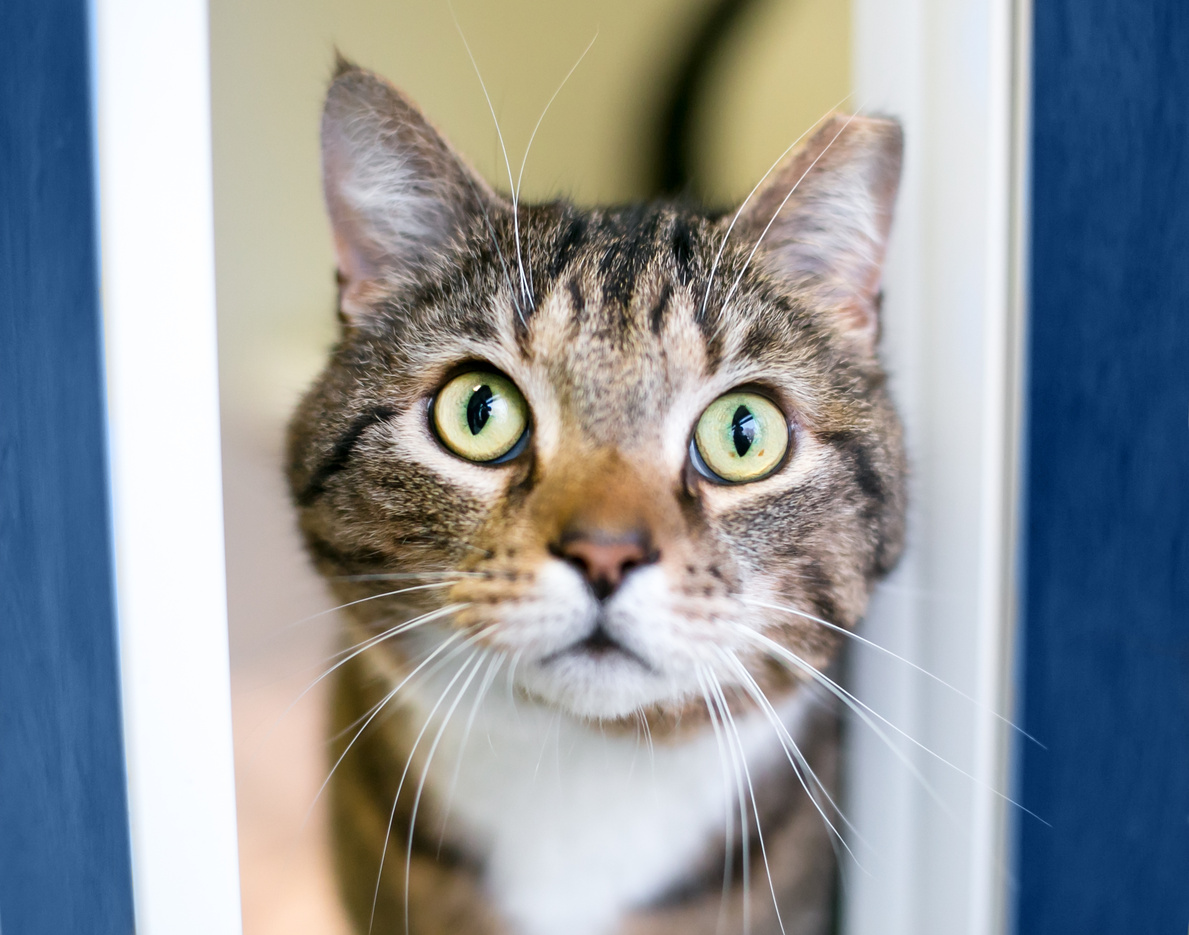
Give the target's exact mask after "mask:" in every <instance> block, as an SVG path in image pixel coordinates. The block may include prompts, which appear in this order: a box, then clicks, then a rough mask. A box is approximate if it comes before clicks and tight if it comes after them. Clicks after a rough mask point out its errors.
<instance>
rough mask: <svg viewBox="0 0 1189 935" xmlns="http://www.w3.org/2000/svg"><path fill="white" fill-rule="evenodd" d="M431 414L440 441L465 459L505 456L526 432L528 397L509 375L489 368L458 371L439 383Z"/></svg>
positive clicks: (510, 454)
mask: <svg viewBox="0 0 1189 935" xmlns="http://www.w3.org/2000/svg"><path fill="white" fill-rule="evenodd" d="M432 418H433V426H434V431H435V432H436V433H437V436H438V438H439V439H441V441H442V444H443V445H445V446H446V447H447V448H449V449H450V450H451V451H452V452H454V453H455V454H456V455H458V456H459V457H460V458H466V459H467V460H468V461H478V462H482V463H488V464H490V463H492V462H499V461H500V460H501V459H502V460H507V459H508V458H509V457H514V456H515V453H516V450H517V449H519V448H520V447H522V446H521V445H520V444H519V443H520V442H522V441H524V440H525V439H526V438H527V437H528V403H526V402H525V401H524V397H523V396H522V395H521V393H520V390H518V389H516V385H515V384H514V383H513V382H512V381H511V380H509V379H508V378H507V377H505V376H501V375H500V374H498V373H492V372H490V371H483V370H476V371H471V372H468V373H463V374H460V375H458V376H457V377H455V378H454V379H452V380H451V381H450V382H449V383H447V384H446V385H445V386H443V387H442V388H441V389H440V390H439V391H438V395H437V396H436V397H435V398H434V401H433V415H432Z"/></svg>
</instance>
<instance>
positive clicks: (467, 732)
mask: <svg viewBox="0 0 1189 935" xmlns="http://www.w3.org/2000/svg"><path fill="white" fill-rule="evenodd" d="M506 658H507V656H506V655H505V654H504V653H498V652H497V653H494V654H493V655H492V657H491V662H490V663H489V664H488V666H487V671H486V672H484V673H483V681H481V682H480V683H479V689H478V691H477V692H476V693H475V703H474V704H472V705H471V713H470V714H469V715H468V716H467V721H466V726H465V727H463V731H462V743H460V744H459V746H458V758H457V760H455V763H454V773H453V774H452V775H451V777H450V787H449V788H448V789H447V790H446V804H445V806H444V807H443V809H442V827H441V830H440V831H439V832H438V854H439V855H440V854H441V852H442V841H443V840H444V839H445V837H446V822H447V820H448V819H449V817H450V803H451V802H453V801H454V788H455V786H457V785H458V774H459V773H460V772H461V771H462V758H463V754H464V753H466V748H467V741H468V740H469V739H470V736H471V728H472V727H474V726H475V716H476V715H477V714H478V713H479V705H480V704H482V702H483V698H484V696H485V695H486V694H487V692H488V690H489V689H490V688H491V684H492V682H494V681H495V674H496V672H498V671H499V667H500V666H501V665H502V664H503V663H504V660H505V659H506Z"/></svg>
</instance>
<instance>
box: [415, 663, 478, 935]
mask: <svg viewBox="0 0 1189 935" xmlns="http://www.w3.org/2000/svg"><path fill="white" fill-rule="evenodd" d="M484 655H485V654H484V653H483V651H482V650H480V652H479V654H478V655H476V656H475V659H474V663H475V664H474V665H473V666H471V671H470V674H469V675H467V677H466V679H465V680H464V681H463V683H462V687H461V688H460V689H459V690H458V694H457V695H456V696H455V698H454V701H452V702H451V703H450V707H449V708H447V709H446V714H445V716H444V717H443V718H442V723H441V724H440V725H439V726H438V732H437V734H435V735H434V739H433V743H432V744H430V746H429V752H428V753H427V754H426V755H425V766H423V767H422V769H421V778H420V779H418V780H417V794H416V795H414V796H413V810H412V812H411V813H410V815H409V843H408V845H407V846H406V848H405V933H406V935H408V932H409V870H410V867H411V866H412V863H413V829H414V828H415V826H416V824H417V807H418V806H419V805H420V804H421V794H422V792H424V791H425V777H426V776H428V775H429V766H430V764H431V763H432V762H433V755H434V753H435V752H436V751H437V749H438V744H440V743H441V742H442V736H443V734H445V733H446V725H447V724H449V723H450V718H451V717H452V716H453V715H454V712H455V711H456V710H457V708H458V703H459V702H460V701H462V698H463V696H464V695H465V694H466V692H467V689H468V688H469V687H470V684H471V682H472V681H473V680H474V678H475V676H476V675H478V673H479V667H480V666H481V665H482V663H483V658H484ZM468 665H470V663H469V662H465V663H463V665H462V668H464V669H465V668H466V667H467V666H468ZM460 671H461V670H460ZM447 690H449V687H448V686H447Z"/></svg>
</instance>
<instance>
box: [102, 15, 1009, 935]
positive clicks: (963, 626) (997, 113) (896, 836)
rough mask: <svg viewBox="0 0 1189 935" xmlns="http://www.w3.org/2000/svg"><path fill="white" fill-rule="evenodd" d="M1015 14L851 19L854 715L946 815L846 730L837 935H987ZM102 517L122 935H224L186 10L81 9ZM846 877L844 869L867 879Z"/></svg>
mask: <svg viewBox="0 0 1189 935" xmlns="http://www.w3.org/2000/svg"><path fill="white" fill-rule="evenodd" d="M1029 14H1030V10H1029V9H1028V8H1027V4H1026V0H1020V2H1013V0H900V2H897V3H894V4H893V3H889V2H887V0H854V14H853V15H854V48H853V61H854V62H855V69H854V83H855V88H856V92H857V94H856V98H855V100H857V101H859V102H861V103H862V105H863V106H864V108H865V109H866V110H868V111H878V112H885V113H889V114H892V115H895V116H897V117H899V118H900V119H901V120H902V121H903V123H904V126H905V131H906V139H907V151H906V160H905V172H904V184H903V188H902V192H901V198H900V202H899V205H898V209H897V220H896V227H895V231H894V235H893V243H892V247H891V252H890V255H889V261H888V271H887V275H886V278H885V292H886V302H885V352H886V355H887V359H888V362H889V365H890V367H891V369H892V373H893V389H894V392H895V393H896V396H897V398H898V400H899V402H900V404H901V406H902V408H903V410H904V412H905V415H906V420H907V424H908V432H909V445H910V451H911V453H912V454H911V457H912V462H913V466H914V482H913V496H914V500H913V509H912V517H913V519H912V526H911V534H910V535H911V543H910V550H909V553H908V555H907V557H906V560H905V563H904V565H903V567H902V568H901V570H900V571H899V572H898V573H897V575H896V576H895V578H894V580H893V581H892V582H890V583H889V585H888V586H887V587H885V588H884V589H883V590H882V592H881V593H880V594H879V596H878V598H877V601H876V605H875V608H874V610H873V613H872V617H871V619H870V621H869V622H868V623H867V625H866V629H865V631H864V633H865V635H866V636H867V637H869V638H871V639H872V640H874V641H876V642H879V643H880V644H882V645H885V646H887V647H888V648H889V649H892V650H894V651H896V652H897V653H900V654H902V655H904V656H906V657H908V658H910V659H911V660H913V661H914V662H915V663H917V664H919V665H921V666H922V667H924V668H927V669H929V670H930V671H932V672H934V673H936V674H937V675H938V676H939V677H941V678H944V679H945V680H946V681H948V682H950V683H952V684H954V685H955V686H958V687H959V688H960V689H961V690H962V691H963V692H964V693H966V694H968V695H970V696H972V697H973V698H975V699H976V703H975V704H971V703H970V702H968V701H966V700H965V699H963V698H962V697H961V696H960V695H956V694H954V693H951V692H948V691H947V690H946V689H943V688H940V687H939V686H937V685H936V684H935V683H933V682H931V681H929V680H928V679H925V678H924V677H922V676H921V675H920V674H919V673H918V672H916V671H915V670H914V669H912V668H910V667H908V666H906V665H904V664H902V663H899V662H896V661H894V660H891V659H890V658H888V657H885V656H882V655H881V654H878V653H874V652H871V651H867V650H863V649H862V648H861V647H859V648H858V649H857V650H856V651H855V652H854V653H853V682H854V685H855V686H856V689H857V692H858V694H859V695H860V696H861V697H863V698H864V700H865V701H867V702H868V703H869V704H871V705H872V707H873V708H874V709H875V710H877V711H879V712H880V714H882V715H884V716H886V717H888V719H889V720H891V721H893V722H894V723H896V724H897V725H898V726H899V727H901V728H903V729H904V731H905V732H906V733H908V734H910V735H911V736H912V737H914V738H916V739H917V740H919V741H920V742H921V743H922V744H924V745H926V746H928V747H930V748H931V749H933V750H936V751H937V752H939V753H941V754H943V755H944V756H946V757H947V758H949V759H951V760H953V761H955V762H956V763H957V764H958V765H959V766H960V767H961V768H962V770H964V771H965V772H967V773H969V774H970V777H965V776H961V775H958V774H955V773H954V772H953V771H951V770H948V769H947V768H946V767H944V766H941V765H940V764H938V763H937V762H936V761H935V760H933V759H932V758H931V757H929V756H928V755H927V754H924V753H922V752H921V751H920V750H919V749H917V748H915V747H912V746H911V745H907V744H900V746H901V747H902V751H901V752H902V753H903V755H904V756H905V757H906V758H907V759H908V760H909V761H910V762H911V763H912V764H913V765H914V767H915V768H916V769H917V770H919V772H920V773H921V775H922V776H923V777H924V778H925V780H926V781H928V782H929V783H930V784H931V785H934V786H935V787H936V789H937V792H938V794H939V796H940V797H941V799H942V801H944V802H945V803H947V805H948V807H949V808H950V810H951V812H952V814H953V817H952V818H949V817H947V816H946V814H945V812H944V811H943V810H942V808H941V807H939V806H938V805H937V804H936V803H935V802H934V801H933V800H932V799H931V798H930V795H929V793H928V792H927V791H925V788H924V786H923V785H922V783H921V782H919V781H918V780H917V779H916V778H915V777H914V776H913V775H912V774H911V773H910V772H909V771H908V770H907V769H905V768H904V767H903V765H902V764H901V763H900V762H899V761H897V760H896V759H895V758H894V757H892V756H890V755H889V754H888V752H887V751H886V748H884V747H883V746H882V742H881V741H880V740H879V739H878V738H876V737H875V736H874V735H873V734H871V733H870V732H869V731H867V730H866V728H865V727H864V726H863V725H861V724H859V723H854V724H852V725H851V730H850V740H849V747H850V753H849V764H848V788H849V796H848V806H847V807H848V809H849V810H850V812H851V815H850V817H851V818H852V820H853V821H854V822H855V824H856V825H857V826H858V828H859V830H860V832H861V833H862V834H863V835H864V837H865V839H866V840H867V842H868V844H869V845H870V847H869V848H867V847H864V846H858V847H856V853H858V854H859V855H860V858H861V860H862V861H863V863H864V865H865V866H864V870H863V871H857V870H855V869H853V868H852V869H851V870H850V871H848V873H847V874H846V887H845V901H846V902H845V904H846V931H847V932H849V933H851V935H866V933H876V932H878V933H880V935H910V933H911V935H929V933H936V935H954V933H956V932H966V933H970V935H993V933H999V932H1002V931H1003V930H1004V926H1005V913H1004V894H1005V886H1006V871H1005V867H1006V847H1005V843H1004V842H1005V832H1004V827H1005V822H1004V815H1005V808H1004V805H1003V802H1002V800H1001V799H1000V798H998V797H997V796H996V795H995V794H993V793H992V792H990V791H988V790H990V789H1000V790H1002V789H1004V788H1006V777H1007V775H1008V774H1007V752H1008V750H1009V749H1010V744H1009V742H1008V740H1009V735H1008V733H1007V731H1006V730H1005V729H1004V727H1003V725H1002V723H1001V722H1000V721H998V720H996V719H995V718H994V717H992V716H991V715H989V714H987V713H986V712H988V711H999V712H1003V713H1005V714H1006V713H1008V706H1009V703H1010V700H1011V698H1010V668H1011V659H1012V656H1011V645H1012V635H1013V626H1014V601H1013V593H1014V589H1013V581H1012V571H1013V564H1014V558H1013V555H1014V541H1015V515H1016V506H1015V486H1016V461H1017V450H1016V449H1017V442H1016V440H1017V439H1018V437H1019V431H1018V429H1019V421H1020V416H1019V378H1018V374H1019V347H1020V338H1019V335H1020V333H1021V307H1022V304H1021V299H1020V296H1021V290H1020V289H1019V282H1020V281H1021V278H1022V277H1021V265H1020V262H1019V258H1020V257H1022V256H1023V251H1022V237H1021V234H1020V231H1021V225H1020V223H1019V219H1020V217H1022V212H1021V208H1022V205H1023V201H1022V198H1023V191H1024V179H1023V173H1022V172H1021V167H1022V166H1023V165H1024V164H1025V163H1024V160H1023V158H1022V149H1021V147H1022V145H1023V142H1022V141H1023V140H1024V139H1025V134H1024V133H1023V132H1021V131H1022V129H1023V128H1024V121H1025V119H1026V108H1025V107H1024V103H1025V102H1026V100H1027V81H1026V76H1027V55H1026V54H1024V53H1026V51H1027V50H1028V49H1029V44H1028V42H1027V35H1026V34H1025V30H1026V27H1027V23H1028V22H1029ZM95 48H96V62H97V79H98V80H97V88H98V92H97V93H98V99H97V102H96V104H97V106H96V112H97V120H98V130H99V163H100V169H99V176H100V193H101V197H100V208H101V230H102V238H103V239H102V244H103V248H102V249H103V259H102V271H103V298H104V322H105V329H106V342H107V349H108V369H107V372H108V374H109V400H110V403H109V405H110V419H111V450H112V476H113V501H114V503H113V505H114V517H115V530H116V539H117V547H118V551H117V557H118V559H117V560H118V575H119V615H120V642H121V656H122V666H123V686H124V710H125V716H124V717H125V732H126V734H125V736H126V743H127V749H128V778H129V793H130V811H131V823H132V843H133V861H134V890H135V899H136V912H137V925H138V931H140V932H142V933H144V935H158V933H165V932H169V933H171V935H172V933H191V932H192V933H195V935H199V933H201V935H208V933H211V932H220V933H233V935H234V933H237V932H239V931H240V930H241V922H240V906H239V882H238V858H237V850H236V832H235V797H234V773H233V767H232V742H231V707H230V688H229V685H230V682H229V672H228V659H227V628H226V605H225V589H224V566H223V538H222V536H223V531H222V499H221V479H220V465H219V423H218V370H217V359H216V343H215V305H214V259H213V222H212V202H211V156H210V74H209V43H208V28H207V7H206V3H205V2H204V0H173V2H171V3H169V4H151V3H146V2H138V0H96V7H95ZM864 855H866V856H864Z"/></svg>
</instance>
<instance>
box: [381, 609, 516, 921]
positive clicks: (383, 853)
mask: <svg viewBox="0 0 1189 935" xmlns="http://www.w3.org/2000/svg"><path fill="white" fill-rule="evenodd" d="M494 629H495V627H494V626H490V627H485V628H484V629H482V630H480V631H479V632H478V633H476V634H474V635H473V636H472V637H470V640H468V642H472V641H475V640H478V639H481V638H482V637H483V636H485V635H486V634H487V633H490V632H491V631H492V630H494ZM467 664H468V663H463V665H461V666H459V667H458V671H457V672H455V673H454V675H453V676H452V677H451V679H450V681H449V682H447V683H446V687H445V688H444V689H443V690H442V694H441V696H440V697H439V698H438V700H437V701H436V702H435V703H434V706H433V707H432V708H430V710H429V714H428V715H426V718H425V723H424V724H422V725H421V730H420V731H418V732H417V737H416V738H415V739H414V740H413V745H412V747H410V748H409V757H408V759H407V760H405V768H404V770H403V771H402V772H401V774H400V781H399V782H398V783H397V785H396V795H394V796H393V797H392V811H391V812H390V813H389V815H388V828H387V830H386V831H385V832H384V847H383V849H381V851H380V868H379V870H377V871H376V889H375V892H374V893H373V894H372V912H371V917H370V918H369V920H368V925H367V930H368V933H369V935H370V933H371V930H372V926H373V925H374V924H375V921H376V903H377V902H378V901H379V899H380V881H381V879H383V876H384V859H385V858H386V857H387V856H388V842H389V840H390V839H391V838H392V823H393V822H394V821H395V820H396V806H397V804H398V803H399V802H400V794H401V790H402V789H404V786H405V778H406V777H407V776H408V775H409V767H410V766H411V765H412V764H413V756H414V754H416V752H417V747H418V746H419V745H420V743H421V739H422V738H423V737H424V736H425V732H426V731H427V730H429V725H430V723H431V722H432V721H433V716H434V715H435V714H437V712H438V708H440V707H441V706H442V702H443V701H445V700H446V695H448V694H449V692H450V689H451V688H453V687H454V683H455V682H457V681H458V679H459V678H460V677H461V676H462V673H463V672H464V671H465V670H466V668H467Z"/></svg>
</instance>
